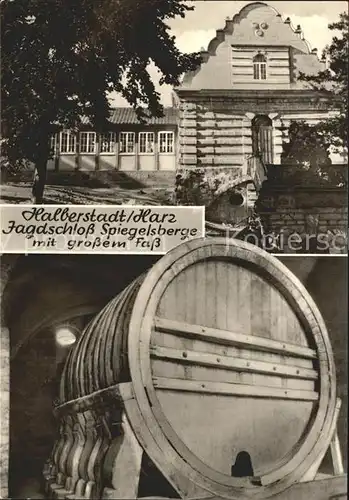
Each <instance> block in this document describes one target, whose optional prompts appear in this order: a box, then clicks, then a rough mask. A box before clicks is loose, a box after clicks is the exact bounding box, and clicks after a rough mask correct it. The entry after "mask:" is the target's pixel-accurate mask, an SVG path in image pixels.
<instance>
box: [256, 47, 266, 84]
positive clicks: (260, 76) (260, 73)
mask: <svg viewBox="0 0 349 500" xmlns="http://www.w3.org/2000/svg"><path fill="white" fill-rule="evenodd" d="M253 79H254V80H266V79H267V59H266V57H265V56H264V55H263V54H260V53H259V54H257V55H256V56H255V57H254V58H253Z"/></svg>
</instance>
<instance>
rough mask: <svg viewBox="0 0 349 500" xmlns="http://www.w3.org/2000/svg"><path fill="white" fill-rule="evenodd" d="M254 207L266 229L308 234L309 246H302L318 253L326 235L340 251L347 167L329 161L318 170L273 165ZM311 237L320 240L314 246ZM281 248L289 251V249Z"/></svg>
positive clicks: (343, 242)
mask: <svg viewBox="0 0 349 500" xmlns="http://www.w3.org/2000/svg"><path fill="white" fill-rule="evenodd" d="M256 207H257V210H258V213H259V214H260V215H261V217H262V219H263V223H264V227H265V230H266V232H268V233H272V232H275V233H277V234H280V233H283V234H284V235H285V237H287V236H288V235H290V234H292V233H297V234H298V235H300V236H301V237H302V238H303V239H304V238H305V235H308V236H309V235H310V236H312V237H313V241H312V243H311V248H307V249H304V248H303V250H308V251H311V250H312V251H313V252H319V253H323V252H324V251H325V250H326V248H325V246H326V245H325V242H326V241H327V240H326V238H325V237H328V238H330V239H331V241H332V243H331V245H332V246H334V245H335V244H336V245H339V246H341V247H342V248H343V251H344V250H345V247H346V245H347V237H346V234H347V227H348V201H347V168H346V167H345V166H342V165H340V166H336V165H331V166H329V167H326V169H323V171H322V172H321V171H318V172H309V171H302V170H300V169H297V168H295V167H291V166H290V167H286V166H282V165H280V166H277V165H275V166H274V165H273V166H272V167H269V172H268V180H267V181H265V182H264V184H263V186H262V190H261V192H260V193H259V199H258V201H257V204H256ZM315 238H317V239H318V241H320V240H319V238H320V239H322V240H323V241H322V243H321V244H320V245H319V246H318V247H317V246H316V245H315V243H316V241H315ZM314 245H315V246H314ZM284 250H285V251H286V252H289V253H293V252H292V249H287V248H284ZM325 253H327V252H325ZM337 253H340V252H337Z"/></svg>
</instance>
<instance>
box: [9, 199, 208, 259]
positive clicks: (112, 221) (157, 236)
mask: <svg viewBox="0 0 349 500" xmlns="http://www.w3.org/2000/svg"><path fill="white" fill-rule="evenodd" d="M204 221H205V214H204V207H171V206H161V207H154V206H131V205H127V206H122V205H120V206H111V205H107V206H104V205H96V206H93V205H88V206H86V205H68V206H67V205H64V206H62V205H41V206H37V205H36V206H33V205H1V238H0V251H1V253H67V252H74V253H106V254H108V253H109V254H110V253H152V254H164V253H166V252H168V251H169V250H170V249H171V248H173V247H175V246H177V245H179V244H180V243H182V242H183V241H186V240H189V239H193V238H200V237H203V236H205V234H204V233H205V229H204Z"/></svg>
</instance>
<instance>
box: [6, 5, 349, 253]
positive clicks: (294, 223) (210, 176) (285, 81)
mask: <svg viewBox="0 0 349 500" xmlns="http://www.w3.org/2000/svg"><path fill="white" fill-rule="evenodd" d="M194 3H195V2H194ZM271 3H272V5H268V4H266V3H264V2H253V3H247V2H246V3H245V4H244V5H243V2H205V4H211V7H212V8H213V7H214V4H217V6H218V5H221V4H226V5H228V4H229V11H230V12H231V14H230V15H229V16H225V18H222V19H221V21H220V22H219V24H218V25H217V26H216V34H215V36H214V37H213V38H211V39H210V38H208V39H207V40H206V47H203V48H202V50H201V52H200V57H201V63H200V64H199V65H198V66H197V67H196V69H195V70H193V71H189V72H187V73H185V74H184V75H183V77H182V79H181V83H180V85H179V86H176V87H174V88H171V89H170V91H171V94H169V95H170V97H168V98H167V102H166V103H165V107H164V112H163V116H162V117H150V118H149V119H147V120H146V121H144V122H142V121H140V120H139V119H138V118H137V114H136V112H135V111H134V110H133V109H132V108H131V107H129V106H128V107H127V106H125V105H123V106H120V105H118V106H115V105H114V106H113V108H112V109H111V113H110V118H109V125H108V130H106V129H104V130H103V131H98V130H95V127H93V126H92V125H91V124H90V123H89V120H88V119H87V118H84V117H82V119H81V123H80V124H79V126H78V127H77V128H76V129H74V130H68V129H61V130H59V131H58V132H57V133H56V134H54V136H53V137H52V139H51V148H52V149H51V150H52V157H51V159H49V161H48V163H47V177H46V188H45V191H44V199H43V202H44V203H73V204H76V203H78V204H79V203H84V204H86V203H95V204H96V203H103V204H106V203H108V204H109V203H111V204H113V203H116V204H121V203H131V204H132V203H134V204H179V205H205V207H206V231H207V234H208V235H210V234H215V235H217V234H227V233H228V234H229V235H232V236H237V237H243V236H245V235H246V234H247V233H251V234H252V240H253V238H255V239H256V238H257V240H258V241H257V240H256V241H257V244H260V242H261V240H263V239H264V247H267V248H266V249H267V250H269V251H272V252H280V251H281V252H286V253H294V252H301V253H345V252H346V240H347V237H346V231H347V151H346V148H345V147H336V144H331V143H329V142H328V138H326V140H327V142H326V141H324V140H322V139H321V137H320V136H319V138H317V137H316V135H314V130H316V126H317V124H319V123H320V124H321V123H326V122H330V121H331V120H335V118H336V116H338V114H339V113H341V103H340V102H339V101H338V103H337V101H336V99H334V98H333V95H334V93H333V91H332V89H331V86H330V84H329V86H328V89H327V91H324V89H319V88H316V86H314V85H313V84H312V83H310V82H309V81H307V77H309V76H310V77H311V76H315V75H318V74H321V73H323V72H325V71H326V70H329V60H328V58H325V57H322V54H321V52H322V51H320V50H318V49H317V48H314V47H312V46H311V45H310V43H309V42H308V41H307V39H308V37H309V40H311V39H312V35H313V33H311V32H308V33H307V32H305V33H303V30H302V27H301V26H300V25H297V24H293V22H292V20H291V19H290V17H286V16H285V15H284V14H283V12H282V9H283V8H285V10H289V9H288V7H287V2H271ZM320 3H321V2H320ZM322 3H325V2H322ZM199 4H200V5H199V6H198V7H197V9H198V11H196V7H195V8H194V11H193V12H191V13H190V16H191V17H190V19H191V22H193V23H194V22H195V23H196V28H197V29H198V30H200V23H199V21H200V19H202V15H201V16H199V14H200V12H199V11H200V8H201V9H203V7H202V6H201V3H199ZM276 4H278V5H277V7H278V9H276V8H275V5H276ZM305 4H312V5H313V7H312V8H313V10H314V7H315V4H313V3H311V2H304V5H305ZM334 4H336V7H333V8H336V9H337V10H336V13H335V14H333V15H332V17H333V18H338V19H339V16H340V12H341V11H343V10H345V7H343V5H344V3H343V5H342V3H341V2H334ZM337 4H338V5H337ZM339 4H340V5H339ZM241 5H243V6H242V8H241ZM237 6H239V8H237ZM279 9H280V12H279ZM225 10H227V9H225ZM337 11H338V12H337ZM196 12H198V14H197V18H195V16H196ZM195 19H196V20H195ZM316 29H317V27H316V26H315V25H314V26H313V30H316ZM309 31H311V30H309ZM203 32H204V31H203ZM335 34H337V31H334V32H333V33H331V32H330V31H329V43H330V42H331V37H332V36H334V35H335ZM168 101H170V102H168ZM113 102H114V104H115V103H116V104H120V102H119V101H118V99H116V100H114V101H113ZM169 104H171V105H169ZM32 176H33V169H31V168H30V167H29V168H26V169H23V170H20V171H18V169H13V168H11V165H9V164H8V163H6V161H5V162H4V166H3V168H2V201H3V202H4V203H28V202H30V199H31V194H30V185H31V182H32ZM291 235H294V238H293V240H292V241H293V243H292V242H291V244H290V241H289V237H290V236H291ZM307 235H308V236H307ZM286 240H287V241H286ZM262 246H263V245H262Z"/></svg>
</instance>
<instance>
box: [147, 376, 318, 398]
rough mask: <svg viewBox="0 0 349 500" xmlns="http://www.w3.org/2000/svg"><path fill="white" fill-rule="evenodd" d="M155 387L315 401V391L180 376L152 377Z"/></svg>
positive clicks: (226, 394)
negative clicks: (181, 377)
mask: <svg viewBox="0 0 349 500" xmlns="http://www.w3.org/2000/svg"><path fill="white" fill-rule="evenodd" d="M153 384H154V387H155V388H156V389H163V390H169V391H180V392H198V393H204V394H222V395H225V396H243V397H254V398H268V399H294V400H296V401H317V400H318V398H319V395H318V393H317V392H315V391H302V390H298V389H284V388H281V387H268V386H261V385H248V384H231V383H228V382H207V381H206V380H202V381H200V380H186V379H180V378H167V377H153Z"/></svg>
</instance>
